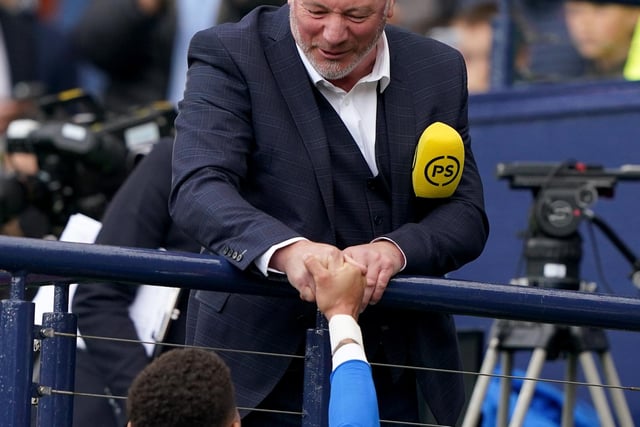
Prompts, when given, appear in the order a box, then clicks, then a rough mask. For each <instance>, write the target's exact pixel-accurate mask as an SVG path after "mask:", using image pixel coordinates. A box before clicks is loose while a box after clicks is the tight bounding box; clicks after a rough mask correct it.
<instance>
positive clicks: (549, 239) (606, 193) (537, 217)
mask: <svg viewBox="0 0 640 427" xmlns="http://www.w3.org/2000/svg"><path fill="white" fill-rule="evenodd" d="M497 175H498V177H499V178H501V179H507V180H509V181H510V186H511V188H514V189H530V190H531V191H532V192H533V196H534V199H535V200H534V203H533V206H532V208H531V211H530V216H529V226H528V229H527V234H526V236H525V237H526V241H525V246H524V256H525V259H526V260H527V268H526V273H527V281H528V283H527V284H529V285H531V286H540V287H549V288H559V289H572V290H579V289H580V279H579V267H580V260H581V257H582V239H581V237H580V234H579V225H580V223H581V221H582V220H583V219H587V220H589V221H591V222H592V223H593V224H595V225H596V226H598V228H599V229H600V230H602V231H603V233H604V234H605V235H606V236H607V237H608V238H609V240H610V241H611V242H612V243H613V244H614V245H615V246H616V247H617V249H618V250H619V251H620V252H621V253H622V254H623V255H624V256H625V258H626V259H627V260H628V261H629V262H630V263H631V264H632V266H633V272H632V275H631V276H632V281H633V283H634V284H635V285H636V286H638V287H640V273H639V271H640V260H638V259H637V257H636V256H635V255H634V254H633V252H632V251H631V250H630V249H629V247H628V246H627V245H626V244H625V243H624V242H623V241H622V240H621V239H620V238H619V237H618V235H617V234H616V233H615V232H614V230H613V229H612V228H611V227H609V226H608V225H607V224H606V223H605V222H604V221H603V220H602V219H601V218H599V217H597V216H596V215H595V214H594V212H593V211H591V210H590V209H589V207H590V206H591V205H593V204H594V203H595V202H596V200H597V199H598V197H599V196H601V197H608V198H611V197H613V196H614V189H615V185H616V183H617V182H618V181H624V180H628V181H631V180H640V166H639V165H625V166H622V167H620V168H618V169H607V168H604V167H602V166H600V165H593V164H585V163H580V162H564V163H542V162H514V163H500V164H498V166H497Z"/></svg>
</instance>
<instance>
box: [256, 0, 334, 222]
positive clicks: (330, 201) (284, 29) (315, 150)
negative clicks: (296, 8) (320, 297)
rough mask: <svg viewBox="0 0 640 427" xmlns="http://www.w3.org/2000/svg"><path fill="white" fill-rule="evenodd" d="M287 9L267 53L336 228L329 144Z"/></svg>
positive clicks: (329, 215) (329, 216)
mask: <svg viewBox="0 0 640 427" xmlns="http://www.w3.org/2000/svg"><path fill="white" fill-rule="evenodd" d="M285 9H286V11H287V13H286V19H284V20H283V19H281V20H280V24H281V26H280V27H278V28H276V31H275V32H274V37H273V38H274V41H273V43H272V44H271V45H270V46H268V47H267V48H266V49H265V54H266V56H267V60H268V61H269V64H270V65H271V70H272V71H273V75H274V77H275V80H276V82H277V84H278V87H279V88H280V91H281V92H282V96H283V98H284V100H285V102H286V103H287V106H288V107H289V113H290V114H291V116H292V117H293V121H294V123H295V125H296V128H297V129H298V133H299V134H300V138H301V140H302V141H303V143H304V145H305V147H306V148H307V152H308V154H309V158H310V160H311V163H312V164H313V169H314V171H315V174H316V179H317V180H318V186H319V189H320V193H321V195H322V199H323V201H324V204H325V207H326V209H327V215H328V218H329V222H330V224H333V223H334V196H333V182H332V176H331V159H330V154H329V146H328V141H327V137H326V133H325V129H324V125H323V124H322V121H321V120H320V111H319V109H318V106H317V105H316V103H315V102H309V101H310V100H313V99H315V97H314V93H313V87H312V85H311V82H310V80H309V76H308V74H307V72H306V70H305V68H304V65H303V64H302V61H301V60H300V57H299V56H298V52H297V49H296V45H295V42H294V40H293V37H292V36H291V33H290V31H289V29H288V28H289V27H288V25H289V24H288V23H289V21H288V16H289V15H288V10H289V8H288V7H285V8H283V10H285ZM334 234H335V233H334Z"/></svg>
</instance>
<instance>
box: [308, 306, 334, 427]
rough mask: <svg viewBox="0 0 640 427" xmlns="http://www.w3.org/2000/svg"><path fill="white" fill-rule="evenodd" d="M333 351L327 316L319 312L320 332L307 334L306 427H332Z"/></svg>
mask: <svg viewBox="0 0 640 427" xmlns="http://www.w3.org/2000/svg"><path fill="white" fill-rule="evenodd" d="M330 374H331V349H330V345H329V329H328V326H327V321H326V319H325V318H324V316H323V315H322V314H321V313H320V312H318V315H317V318H316V328H315V329H309V330H307V343H306V350H305V366H304V389H303V391H302V393H303V402H302V413H303V416H302V427H327V426H328V425H329V387H330V384H329V375H330Z"/></svg>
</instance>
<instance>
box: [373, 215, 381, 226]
mask: <svg viewBox="0 0 640 427" xmlns="http://www.w3.org/2000/svg"><path fill="white" fill-rule="evenodd" d="M373 222H374V223H375V224H376V225H380V224H382V217H381V216H380V215H376V216H374V217H373Z"/></svg>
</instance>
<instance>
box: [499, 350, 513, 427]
mask: <svg viewBox="0 0 640 427" xmlns="http://www.w3.org/2000/svg"><path fill="white" fill-rule="evenodd" d="M502 373H503V374H504V375H503V377H502V378H501V379H500V403H499V404H498V414H497V415H496V427H507V423H508V421H509V406H510V404H511V383H512V379H511V374H512V373H513V351H503V352H502Z"/></svg>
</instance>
